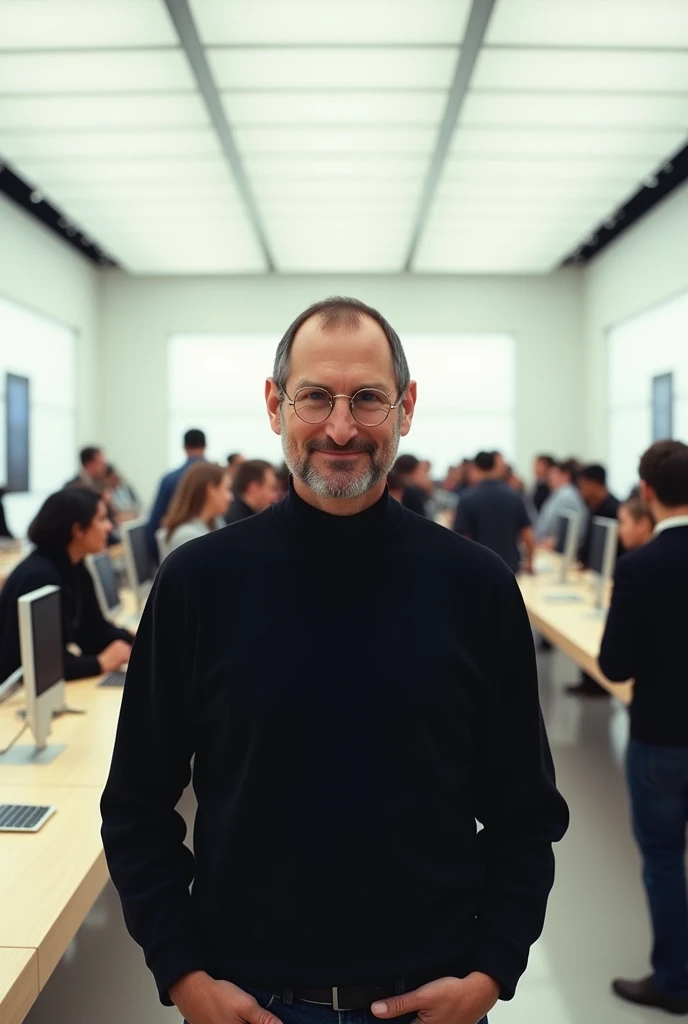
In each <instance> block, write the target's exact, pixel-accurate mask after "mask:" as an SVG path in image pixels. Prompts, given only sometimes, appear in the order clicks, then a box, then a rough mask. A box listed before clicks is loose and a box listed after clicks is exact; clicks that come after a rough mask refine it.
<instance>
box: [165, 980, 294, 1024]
mask: <svg viewBox="0 0 688 1024" xmlns="http://www.w3.org/2000/svg"><path fill="white" fill-rule="evenodd" d="M169 995H170V999H171V1000H172V1002H173V1003H174V1005H175V1006H176V1007H177V1009H178V1010H179V1012H180V1013H181V1015H182V1017H185V1018H186V1020H187V1021H188V1022H189V1024H282V1022H281V1021H280V1019H279V1017H275V1015H274V1013H270V1011H269V1010H264V1009H263V1008H262V1006H261V1005H260V1003H258V1002H256V1000H255V999H254V998H253V996H250V995H249V994H248V992H244V990H243V989H241V988H238V986H236V985H232V984H231V983H230V982H229V981H215V979H214V978H211V977H210V975H209V974H205V973H204V972H203V971H193V972H192V973H191V974H186V975H185V976H184V977H183V978H180V980H179V981H177V982H175V984H174V985H172V986H171V987H170V991H169Z"/></svg>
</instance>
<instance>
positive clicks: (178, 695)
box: [101, 559, 207, 1006]
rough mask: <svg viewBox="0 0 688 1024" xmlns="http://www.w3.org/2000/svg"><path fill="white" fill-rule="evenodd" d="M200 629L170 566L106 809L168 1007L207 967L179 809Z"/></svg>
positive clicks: (112, 853) (135, 657) (137, 925)
mask: <svg viewBox="0 0 688 1024" xmlns="http://www.w3.org/2000/svg"><path fill="white" fill-rule="evenodd" d="M196 621H197V619H196V614H195V610H194V607H193V602H192V600H191V598H190V595H189V591H188V588H187V586H186V585H185V583H184V580H183V578H182V577H181V574H180V573H179V571H178V570H177V568H176V560H175V559H172V560H171V562H170V561H168V562H166V563H165V564H164V565H163V567H162V569H161V570H160V572H159V573H158V576H157V579H156V581H155V584H154V586H153V590H152V592H151V596H150V598H149V600H148V602H147V604H146V608H145V611H144V614H143V618H142V620H141V625H140V628H139V632H138V634H137V637H136V641H135V643H134V648H133V651H132V656H131V660H130V662H129V671H128V673H127V682H126V685H125V687H124V695H123V700H122V709H121V713H120V719H119V725H118V729H117V737H116V740H115V748H114V754H113V758H112V765H111V768H110V774H109V778H108V781H107V785H106V788H105V792H104V793H103V797H102V801H101V812H102V818H103V826H102V837H103V845H104V848H105V854H106V857H107V862H108V867H109V869H110V874H111V876H112V880H113V882H114V884H115V886H116V888H117V891H118V892H119V895H120V899H121V901H122V908H123V911H124V919H125V922H126V926H127V928H128V930H129V933H130V934H131V936H132V937H133V938H134V939H135V940H136V942H138V944H139V945H140V946H141V947H142V948H143V951H144V954H145V958H146V963H147V964H148V967H149V968H150V970H151V971H152V973H153V975H154V977H155V980H156V984H157V986H158V992H159V995H160V999H161V1001H162V1002H163V1003H164V1004H165V1005H168V1006H169V1005H171V1000H170V998H169V995H168V989H169V987H170V985H172V984H173V983H174V982H175V981H177V980H178V979H179V978H181V977H182V976H183V975H185V974H188V973H189V972H190V971H195V970H204V969H205V968H206V966H207V965H206V963H205V958H204V955H203V952H202V947H201V939H200V937H199V935H198V934H197V930H196V924H195V921H194V914H193V910H192V903H191V896H190V892H189V888H190V885H191V883H192V881H193V878H194V874H195V862H194V857H193V854H192V853H191V851H190V850H189V849H188V848H187V847H186V846H185V845H184V838H185V835H186V826H185V824H184V821H183V819H182V818H181V816H180V815H179V814H178V813H177V811H176V810H175V807H176V805H177V803H178V801H179V798H180V796H181V794H182V792H183V791H184V789H185V787H186V786H187V785H188V783H189V780H190V778H191V767H190V765H191V759H192V756H193V753H194V746H193V738H192V736H193V723H192V722H191V721H190V718H191V715H190V693H191V685H192V666H193V657H194V656H193V651H194V648H195V636H196Z"/></svg>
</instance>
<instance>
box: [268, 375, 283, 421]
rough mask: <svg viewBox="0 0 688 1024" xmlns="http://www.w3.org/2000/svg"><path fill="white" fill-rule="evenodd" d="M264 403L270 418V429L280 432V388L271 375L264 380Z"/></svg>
mask: <svg viewBox="0 0 688 1024" xmlns="http://www.w3.org/2000/svg"><path fill="white" fill-rule="evenodd" d="M265 405H266V408H267V410H268V419H269V420H270V427H271V429H272V431H273V432H274V433H275V434H281V433H282V419H281V416H280V407H281V405H282V397H281V394H280V390H279V388H278V387H277V385H276V384H275V381H274V380H273V378H272V377H268V379H267V380H266V381H265Z"/></svg>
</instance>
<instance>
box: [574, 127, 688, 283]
mask: <svg viewBox="0 0 688 1024" xmlns="http://www.w3.org/2000/svg"><path fill="white" fill-rule="evenodd" d="M687 180H688V146H684V147H683V149H681V150H679V152H678V153H676V155H675V156H673V157H672V158H671V160H669V161H667V163H666V164H665V165H664V167H663V168H662V169H661V170H660V171H658V172H657V173H656V174H650V175H648V176H647V178H646V179H645V181H644V182H643V184H642V185H641V186H640V188H639V189H638V191H637V192H636V193H635V194H634V195H633V196H631V198H630V199H629V200H628V202H626V203H624V205H623V206H620V207H619V208H618V209H617V210H616V211H615V212H614V213H613V214H612V215H611V216H610V217H608V218H607V220H606V221H604V222H603V223H602V224H600V225H599V227H597V228H596V229H595V230H594V231H593V232H592V233H591V234H590V236H589V237H588V240H587V241H586V242H584V243H583V244H582V245H579V246H578V247H577V248H576V249H574V250H573V252H571V253H570V254H569V255H568V256H567V257H566V259H565V260H563V262H562V264H561V265H562V267H567V266H572V265H573V266H580V265H581V264H583V263H589V262H590V260H592V259H594V258H595V256H597V254H598V253H600V252H602V250H603V249H604V248H606V246H608V245H609V244H610V243H611V242H613V241H614V240H615V239H617V238H618V237H619V235H622V234H623V232H624V231H627V230H628V228H630V227H631V225H633V224H635V222H636V221H637V220H640V218H641V217H643V216H644V215H645V214H646V213H649V211H650V210H651V209H653V207H655V206H657V205H658V203H661V202H662V200H663V199H666V197H667V196H668V195H669V194H670V193H671V192H673V191H674V189H677V188H678V187H679V185H682V184H683V183H684V181H687Z"/></svg>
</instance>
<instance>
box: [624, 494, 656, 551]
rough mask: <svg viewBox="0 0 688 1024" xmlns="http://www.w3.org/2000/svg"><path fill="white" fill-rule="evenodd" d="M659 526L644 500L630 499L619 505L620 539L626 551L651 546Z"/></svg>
mask: <svg viewBox="0 0 688 1024" xmlns="http://www.w3.org/2000/svg"><path fill="white" fill-rule="evenodd" d="M656 525H657V524H656V523H655V517H654V516H653V515H652V510H651V509H650V506H649V505H646V504H645V502H644V501H643V499H642V498H629V499H628V501H624V502H622V504H621V505H619V537H620V538H621V543H622V544H623V546H624V548H625V550H626V551H635V549H636V548H642V547H644V545H645V544H649V542H650V541H651V540H652V536H653V534H654V529H655V526H656Z"/></svg>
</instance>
